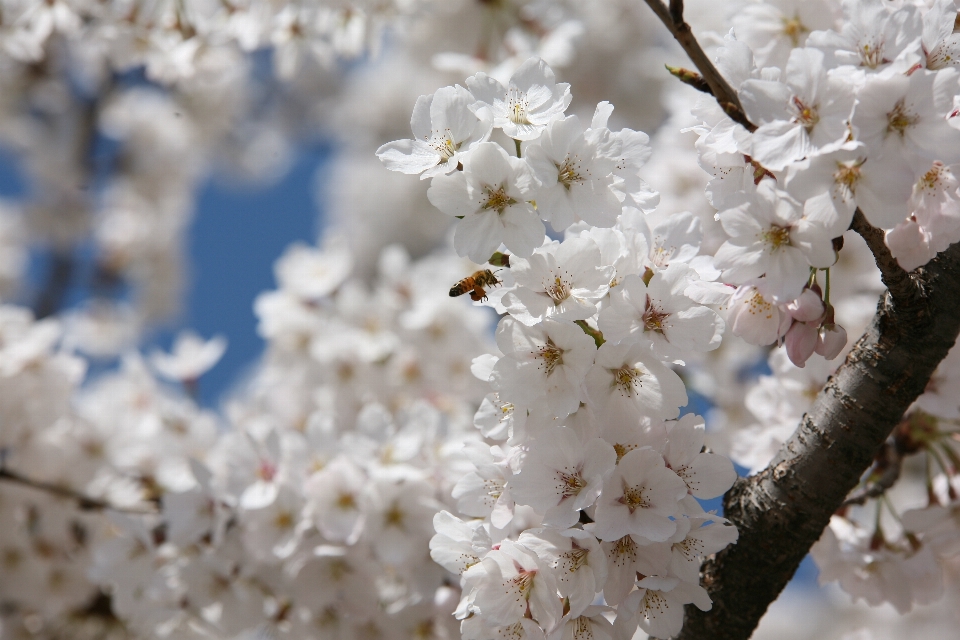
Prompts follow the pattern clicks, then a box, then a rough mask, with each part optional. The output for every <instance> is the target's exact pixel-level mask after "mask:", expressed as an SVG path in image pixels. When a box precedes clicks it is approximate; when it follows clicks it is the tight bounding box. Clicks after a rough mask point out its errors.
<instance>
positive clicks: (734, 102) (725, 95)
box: [645, 0, 757, 131]
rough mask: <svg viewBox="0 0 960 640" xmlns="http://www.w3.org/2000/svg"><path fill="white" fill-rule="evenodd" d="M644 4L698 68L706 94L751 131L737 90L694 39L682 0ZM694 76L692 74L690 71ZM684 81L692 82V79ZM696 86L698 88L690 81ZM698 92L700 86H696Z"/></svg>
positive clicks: (752, 125) (751, 127)
mask: <svg viewBox="0 0 960 640" xmlns="http://www.w3.org/2000/svg"><path fill="white" fill-rule="evenodd" d="M645 2H646V3H647V5H649V6H650V8H651V9H653V12H654V13H655V14H657V17H658V18H660V21H661V22H663V24H664V25H666V27H667V29H669V30H670V33H671V34H673V37H674V38H675V39H676V40H677V42H679V43H680V46H681V47H683V50H684V51H686V52H687V55H688V56H690V60H691V61H692V62H693V64H694V65H695V66H696V67H697V69H699V70H700V74H701V75H702V77H703V82H705V83H706V86H707V87H708V88H709V93H712V94H713V97H714V98H716V99H717V102H718V103H719V104H720V106H721V107H722V108H723V110H724V111H726V113H727V115H728V116H730V117H731V118H732V119H733V120H735V121H736V122H739V123H740V124H742V125H743V126H744V127H746V129H747V130H748V131H755V130H756V128H757V127H756V126H755V125H754V124H753V123H751V122H750V121H749V120H748V119H747V116H746V114H744V112H743V106H742V105H741V104H740V99H739V98H738V97H737V92H736V91H735V90H734V89H733V87H731V86H730V83H728V82H727V81H726V79H725V78H724V77H723V76H722V75H720V72H719V71H718V70H717V68H716V67H715V66H714V64H713V62H712V61H711V60H710V58H708V57H707V54H706V53H705V52H704V50H703V48H702V47H701V46H700V43H699V42H697V38H696V37H695V36H694V35H693V31H691V29H690V25H688V24H687V23H686V21H685V20H684V19H683V0H670V6H669V8H668V7H667V6H666V5H665V4H663V2H662V0H645ZM694 75H695V74H694ZM685 82H687V84H693V83H692V82H688V81H686V80H685ZM694 86H695V87H696V88H698V89H699V88H700V87H698V86H696V85H695V84H694ZM700 90H701V91H702V90H703V89H700Z"/></svg>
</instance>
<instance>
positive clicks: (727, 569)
mask: <svg viewBox="0 0 960 640" xmlns="http://www.w3.org/2000/svg"><path fill="white" fill-rule="evenodd" d="M867 232H868V234H871V235H872V236H873V237H874V238H875V237H876V234H872V232H870V231H869V230H867ZM869 242H871V240H869V239H868V243H869ZM871 248H873V247H871ZM877 255H879V256H883V255H884V254H883V253H878V254H877ZM878 261H879V260H878ZM887 266H889V265H887ZM886 275H887V274H885V277H886ZM913 278H915V288H916V291H917V292H916V293H915V294H913V295H911V296H907V297H903V298H902V299H898V300H897V301H896V304H894V295H893V292H892V291H886V292H884V294H883V295H882V296H881V297H880V301H879V303H878V305H877V313H876V315H875V316H874V319H873V322H872V323H871V325H870V327H869V328H868V329H867V331H866V333H864V335H863V336H862V337H861V338H860V340H859V341H857V344H856V345H855V346H854V348H853V350H852V351H851V352H850V353H849V355H848V356H847V358H846V361H845V362H844V363H843V365H842V366H841V367H840V368H839V369H838V370H837V372H836V373H835V374H834V375H833V376H832V377H831V378H830V379H828V380H827V384H826V385H825V386H824V388H823V389H822V390H821V391H820V393H819V395H818V396H817V399H816V401H815V402H814V404H813V406H812V407H811V408H810V411H809V412H807V414H806V415H804V417H803V419H802V420H801V423H800V426H799V428H798V429H797V431H796V432H795V433H794V434H793V435H792V436H791V437H790V439H789V440H788V441H787V442H786V443H785V444H784V445H783V447H782V448H781V450H780V452H779V453H778V454H777V457H776V458H775V459H774V460H773V462H771V463H770V465H769V466H768V467H767V468H766V469H764V470H763V471H761V472H760V473H759V474H757V475H756V476H753V477H751V478H741V479H739V480H737V482H736V484H735V485H734V486H733V488H732V489H731V490H730V491H729V492H728V493H727V495H726V496H724V508H725V513H724V515H725V516H726V517H727V518H729V519H730V520H731V521H732V522H733V523H734V524H735V525H736V526H737V529H739V531H740V539H739V541H738V542H737V544H735V545H732V546H730V547H727V548H726V549H724V550H723V551H721V552H719V553H717V554H715V555H714V556H711V557H710V558H708V559H707V561H706V562H705V563H704V566H703V569H702V572H701V578H702V583H703V586H704V587H705V588H706V589H707V591H708V592H709V593H710V596H711V598H713V609H712V610H711V611H708V612H701V611H700V610H698V609H696V608H695V607H692V606H690V605H688V606H687V608H686V622H685V624H684V627H683V631H682V633H681V634H680V636H679V638H680V639H682V640H693V639H703V638H711V639H720V640H726V639H741V640H742V639H746V638H749V637H750V635H751V634H752V633H753V630H754V629H755V628H756V626H757V624H758V623H759V622H760V618H761V617H762V616H763V614H764V612H765V611H766V610H767V607H768V606H769V604H770V603H771V602H772V601H773V600H774V599H775V598H776V597H777V596H778V595H779V594H780V592H781V590H782V589H783V587H784V586H786V584H787V582H788V581H789V580H790V578H791V577H792V576H793V574H794V572H795V571H796V569H797V567H798V566H799V564H800V561H801V560H802V559H803V558H804V556H805V555H806V554H807V552H808V551H809V549H810V547H811V546H813V543H814V542H816V541H817V540H818V539H819V538H820V535H821V534H822V532H823V529H824V528H825V527H826V526H827V524H828V523H829V521H830V516H831V515H832V514H833V513H834V512H835V511H836V510H837V508H838V507H840V506H841V505H842V504H843V502H844V500H845V498H846V497H847V495H848V493H849V492H850V491H851V490H852V489H853V488H854V487H856V486H857V485H858V484H859V480H860V477H861V475H862V474H863V472H864V471H865V470H866V469H867V468H868V467H869V466H870V464H871V462H872V461H873V460H874V457H875V455H876V453H877V451H878V449H879V448H880V447H881V445H883V443H884V442H885V441H886V439H887V438H888V437H889V435H890V433H891V432H892V431H893V429H894V428H895V427H896V426H897V424H898V423H899V422H900V420H901V418H902V417H903V415H904V412H905V411H906V410H907V408H908V407H909V406H910V405H911V404H912V403H913V401H914V400H916V398H917V397H918V396H919V395H920V394H921V393H922V392H923V390H924V387H925V386H926V384H927V382H928V381H929V379H930V376H931V375H932V374H933V371H934V370H935V369H936V367H937V365H938V364H939V363H940V361H941V360H942V359H943V358H944V357H945V356H946V355H947V352H948V351H949V350H950V348H951V347H952V346H953V344H954V342H955V341H956V338H957V334H958V332H960V244H955V245H953V246H952V247H950V248H949V249H947V250H946V251H944V252H943V253H941V254H940V255H939V256H937V257H936V258H934V259H933V260H932V261H931V262H930V263H929V264H928V265H927V266H926V267H925V268H924V269H920V270H918V271H917V272H915V275H914V276H913Z"/></svg>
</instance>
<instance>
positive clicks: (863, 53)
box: [859, 37, 889, 69]
mask: <svg viewBox="0 0 960 640" xmlns="http://www.w3.org/2000/svg"><path fill="white" fill-rule="evenodd" d="M859 53H860V66H862V67H869V68H870V69H876V68H877V67H879V66H880V65H881V64H884V63H886V62H889V60H885V59H884V58H883V38H882V37H881V38H877V39H875V40H874V39H870V40H866V41H864V40H861V41H860V49H859Z"/></svg>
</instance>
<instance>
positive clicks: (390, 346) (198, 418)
mask: <svg viewBox="0 0 960 640" xmlns="http://www.w3.org/2000/svg"><path fill="white" fill-rule="evenodd" d="M462 265H463V262H462V261H461V260H459V259H458V258H456V257H454V256H451V255H449V254H446V255H438V256H434V257H429V258H426V259H422V260H420V261H418V262H416V263H413V262H412V261H411V260H410V258H409V257H408V256H407V255H406V253H405V252H404V251H403V250H402V249H400V248H398V247H394V248H392V249H391V250H389V251H386V252H385V253H384V255H383V257H382V261H381V269H382V271H381V274H380V278H379V285H378V286H376V287H375V288H372V289H371V288H368V287H367V286H366V285H364V284H363V283H362V282H361V281H360V280H358V279H357V278H356V277H355V276H354V275H353V267H352V260H351V256H350V254H349V252H347V251H345V250H344V249H342V248H340V247H338V246H336V245H335V244H333V245H330V246H328V247H326V248H325V249H324V250H322V251H321V250H318V249H316V248H310V247H307V246H304V245H295V246H293V247H291V248H290V250H289V251H287V253H285V254H284V256H283V257H282V258H281V259H280V260H279V261H278V263H277V268H276V272H277V279H278V282H279V288H278V289H277V290H276V291H271V292H268V293H265V294H263V295H262V296H261V297H260V298H259V299H258V301H257V305H256V307H257V313H258V316H259V319H260V323H261V325H260V330H261V333H262V335H263V336H264V337H265V338H266V339H267V340H268V343H269V350H268V352H267V354H266V356H265V360H264V362H263V363H262V364H261V366H260V367H259V369H258V371H257V373H256V375H255V376H254V377H253V378H252V379H251V380H249V381H248V382H247V384H246V385H245V386H244V388H243V389H242V390H238V392H237V393H236V395H235V397H234V398H233V399H232V400H230V401H229V402H228V403H227V405H226V408H225V413H224V415H222V416H218V415H216V414H214V413H212V412H210V411H208V410H204V409H200V408H198V407H197V405H196V404H195V402H194V401H193V400H192V399H191V393H192V391H193V388H194V385H196V384H197V381H198V379H199V378H200V377H201V376H202V374H203V373H204V371H206V370H207V369H208V368H209V367H211V366H213V365H214V364H215V363H216V361H217V360H218V359H219V358H220V356H221V355H222V354H223V350H224V346H225V345H224V344H223V341H222V339H218V338H214V339H211V340H208V341H205V340H202V339H200V338H198V337H197V336H196V335H193V334H189V333H187V334H184V335H183V336H182V337H181V338H180V339H179V340H178V341H177V342H176V344H175V345H174V349H173V352H172V353H170V354H166V353H163V352H155V353H151V354H149V356H148V357H143V356H141V355H139V354H137V353H136V352H130V353H128V354H127V356H126V357H125V359H124V361H123V364H122V366H121V367H120V369H119V370H117V371H115V372H112V373H109V374H106V375H101V376H98V377H96V378H95V379H94V380H92V381H89V382H88V384H86V385H84V386H81V383H82V381H83V378H84V371H85V362H84V361H83V360H81V359H80V358H78V357H76V356H75V355H72V354H71V353H70V352H69V350H68V349H65V348H64V345H63V343H62V340H61V328H60V326H59V323H58V322H56V321H54V320H43V321H39V322H37V321H34V320H33V319H32V317H31V314H30V313H29V312H28V311H26V310H24V309H21V308H18V307H12V306H3V307H0V337H2V340H0V344H2V345H3V347H2V349H0V368H2V372H0V375H2V376H3V381H4V384H3V385H0V417H2V419H3V424H4V425H5V426H4V429H3V430H2V432H0V437H2V439H0V449H3V451H4V452H5V457H4V459H3V460H2V463H3V465H2V467H0V470H2V472H3V473H6V474H12V475H16V476H17V477H21V478H25V479H28V480H29V481H30V486H22V485H20V484H9V483H6V482H3V483H0V515H2V517H0V562H2V563H3V564H2V566H3V572H4V576H5V579H4V580H2V581H0V602H2V603H3V614H2V615H0V624H2V629H3V637H4V638H8V637H9V638H26V637H35V634H38V633H42V634H55V633H61V632H62V633H66V634H67V635H69V636H70V637H79V636H78V635H75V634H79V631H78V627H76V626H74V625H77V624H79V622H76V621H78V620H79V621H83V620H90V619H92V620H94V621H97V620H101V621H102V625H101V627H98V628H99V629H100V631H99V633H101V634H105V633H107V632H108V631H111V629H112V630H113V631H117V630H118V629H119V630H122V631H123V632H124V633H125V634H128V635H129V637H139V638H156V637H179V638H200V637H218V638H253V637H265V636H264V635H263V634H268V635H269V634H273V635H283V636H284V637H291V638H304V639H306V638H326V637H329V635H330V634H333V633H336V634H343V635H350V636H353V635H363V634H372V633H379V634H381V635H383V636H384V637H396V638H405V637H410V636H411V635H414V634H416V633H417V631H416V630H417V629H423V628H436V629H437V630H438V632H442V633H444V634H446V636H447V637H453V636H455V635H456V633H457V630H456V621H455V619H454V618H453V617H452V615H451V614H452V612H453V611H454V609H455V608H456V603H457V600H458V596H459V594H458V591H457V590H456V589H454V588H451V587H450V586H447V585H446V575H445V572H444V571H443V569H441V568H440V567H439V566H437V565H435V564H434V563H433V562H431V561H430V559H429V553H430V550H429V540H430V538H431V537H432V536H433V535H434V530H433V526H432V521H433V518H434V515H435V514H436V513H438V512H439V511H440V510H441V509H443V508H448V509H450V508H453V504H454V502H453V501H452V499H451V498H450V495H451V492H452V491H453V488H454V486H455V485H456V482H457V481H458V480H459V479H460V478H461V477H463V476H464V475H465V474H466V473H467V472H468V470H469V469H470V468H471V467H470V464H469V462H468V461H467V459H466V458H464V456H463V453H462V448H463V446H464V443H465V442H470V441H479V439H480V434H479V433H478V432H477V431H476V430H475V429H474V428H473V425H472V417H473V413H474V410H475V407H476V406H477V405H478V404H479V403H480V401H481V400H482V398H483V395H484V392H485V391H484V385H483V384H482V383H481V382H480V381H479V380H477V379H476V378H475V377H474V376H473V375H472V374H471V372H470V366H471V361H472V359H473V358H475V357H477V356H478V355H480V354H483V353H488V352H489V351H490V350H491V349H492V347H493V345H492V344H491V342H490V339H489V337H488V336H489V331H490V327H489V322H490V320H489V318H488V317H487V314H486V313H484V310H481V309H473V308H471V307H469V306H467V305H463V304H461V303H460V301H457V300H451V299H450V298H449V296H447V295H446V290H445V287H443V286H442V284H444V283H447V282H448V281H449V280H450V279H451V278H453V277H455V275H456V274H458V273H460V271H461V270H462ZM38 483H43V486H56V487H59V488H61V489H63V490H66V491H67V493H59V494H58V493H50V492H48V491H44V490H42V488H38ZM78 496H82V499H80V498H78ZM104 602H107V603H108V606H107V613H108V615H104V613H103V612H102V611H101V612H100V614H99V617H98V616H97V615H96V614H95V612H96V611H97V607H98V606H100V607H101V609H102V607H103V603H104ZM104 625H105V626H104ZM450 627H452V628H450ZM443 629H447V631H442V630H443ZM257 634H261V635H260V636H257ZM273 635H270V636H269V637H273ZM97 637H105V636H104V635H98V636H97Z"/></svg>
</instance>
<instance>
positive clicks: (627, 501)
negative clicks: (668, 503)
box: [620, 487, 650, 513]
mask: <svg viewBox="0 0 960 640" xmlns="http://www.w3.org/2000/svg"><path fill="white" fill-rule="evenodd" d="M643 493H644V488H643V487H624V488H623V496H622V497H621V498H620V503H621V504H624V505H626V507H627V509H629V510H630V513H633V512H634V511H636V510H637V509H647V508H649V507H650V503H649V502H647V500H646V498H645V497H644V495H643Z"/></svg>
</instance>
